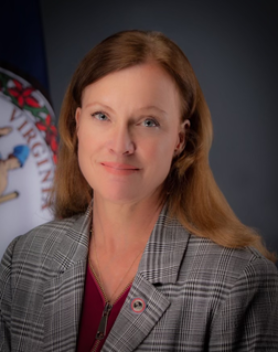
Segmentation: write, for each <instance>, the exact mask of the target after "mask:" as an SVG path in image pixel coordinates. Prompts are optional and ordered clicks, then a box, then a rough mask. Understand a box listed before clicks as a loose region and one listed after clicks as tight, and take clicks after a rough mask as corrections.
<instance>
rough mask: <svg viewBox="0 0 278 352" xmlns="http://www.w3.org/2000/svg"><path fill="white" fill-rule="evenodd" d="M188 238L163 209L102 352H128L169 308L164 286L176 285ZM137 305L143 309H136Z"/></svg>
mask: <svg viewBox="0 0 278 352" xmlns="http://www.w3.org/2000/svg"><path fill="white" fill-rule="evenodd" d="M189 236H190V235H189V234H188V232H187V231H186V230H185V229H184V227H183V226H182V225H181V224H180V223H179V222H178V221H177V220H175V219H172V218H169V216H167V209H166V208H165V207H164V209H163V210H162V212H161V214H160V216H159V218H158V221H157V223H156V225H155V227H154V229H153V232H152V234H151V236H150V239H149V241H148V243H147V245H146V248H145V251H144V253H143V256H142V259H141V262H140V265H139V268H138V272H137V275H136V277H135V279H134V282H133V285H132V287H131V289H130V292H129V294H128V297H127V299H126V301H125V303H124V305H123V307H122V309H121V311H120V313H119V315H118V317H117V320H116V322H115V324H114V325H113V328H112V330H111V331H110V333H109V335H108V337H107V340H106V342H105V344H104V346H103V348H102V351H103V352H118V351H121V352H130V351H135V350H136V348H137V347H138V346H139V345H140V344H141V343H142V342H143V341H144V339H145V338H146V337H147V336H148V335H149V333H150V332H151V330H152V329H153V328H154V327H155V325H156V324H158V322H159V320H160V319H161V317H162V316H163V314H164V312H165V311H166V310H167V309H168V308H169V306H170V305H171V302H170V300H169V299H168V298H167V297H166V296H165V295H164V294H163V293H162V292H163V285H164V284H171V283H175V282H176V281H177V278H178V275H179V269H180V265H181V262H182V259H183V257H184V254H185V250H186V247H187V243H188V240H189ZM136 302H139V305H141V307H142V309H140V306H139V309H136V306H135V304H136Z"/></svg>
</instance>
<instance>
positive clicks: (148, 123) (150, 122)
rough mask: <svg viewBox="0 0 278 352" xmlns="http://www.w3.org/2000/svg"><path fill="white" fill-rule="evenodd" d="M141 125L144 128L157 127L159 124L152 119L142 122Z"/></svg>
mask: <svg viewBox="0 0 278 352" xmlns="http://www.w3.org/2000/svg"><path fill="white" fill-rule="evenodd" d="M143 125H144V126H145V127H158V126H159V123H158V122H157V121H156V120H154V119H146V120H144V122H143Z"/></svg>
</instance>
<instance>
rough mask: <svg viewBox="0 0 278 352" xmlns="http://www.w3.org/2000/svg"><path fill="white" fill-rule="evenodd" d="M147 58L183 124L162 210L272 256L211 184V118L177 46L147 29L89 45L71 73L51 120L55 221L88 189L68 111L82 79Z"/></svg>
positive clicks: (86, 199)
mask: <svg viewBox="0 0 278 352" xmlns="http://www.w3.org/2000/svg"><path fill="white" fill-rule="evenodd" d="M144 63H155V64H157V65H159V66H160V67H162V68H163V69H164V70H165V71H166V72H167V73H168V74H169V75H170V76H171V77H172V79H173V80H174V82H175V83H176V85H177V87H178V89H179V92H180V97H181V104H182V114H181V119H182V121H184V120H185V119H189V120H190V122H191V126H190V130H189V133H188V134H187V140H186V146H185V148H184V150H183V151H182V152H181V153H180V155H179V156H178V157H176V158H175V159H173V162H172V165H171V169H170V172H169V175H168V177H167V178H166V180H165V182H164V187H163V192H162V193H163V197H164V200H166V198H167V201H168V204H169V210H170V214H171V215H173V216H176V217H177V218H178V219H179V220H180V222H181V223H182V224H183V226H184V227H185V228H187V229H188V230H189V231H190V232H192V233H194V234H195V235H197V236H201V237H206V238H210V239H211V240H212V241H214V242H216V243H218V244H219V245H222V246H224V247H230V248H242V247H245V246H253V247H255V248H257V249H258V250H259V251H260V252H261V253H263V254H264V255H265V256H266V257H267V258H269V259H270V260H272V261H275V255H274V254H272V253H270V252H268V251H267V249H266V248H265V247H264V245H263V244H262V241H261V237H260V236H259V235H258V234H256V232H255V231H254V230H253V229H251V228H249V227H247V226H245V225H243V224H242V223H241V222H240V221H239V219H238V218H237V217H236V215H235V214H234V212H233V211H232V209H231V208H230V206H229V204H228V203H227V201H226V199H225V197H224V195H223V194H222V192H221V191H220V189H219V188H218V186H217V184H216V182H215V180H214V177H213V174H212V171H211V169H210V166H209V162H208V154H209V150H210V147H211V143H212V122H211V116H210V112H209V109H208V106H207V104H206V102H205V99H204V96H203V93H202V91H201V88H200V86H199V83H198V81H197V78H196V76H195V74H194V72H193V69H192V67H191V65H190V63H189V61H188V59H187V57H186V56H185V55H184V53H183V52H182V51H181V49H180V48H179V47H178V46H177V45H176V44H175V43H174V42H172V41H171V40H170V39H168V38H167V37H166V36H165V35H163V34H162V33H159V32H153V31H139V30H133V31H124V32H120V33H117V34H114V35H112V36H110V37H108V38H107V39H105V40H104V41H102V42H101V43H100V44H98V45H97V46H96V47H94V48H93V49H92V50H91V51H90V52H89V53H88V54H87V55H86V56H85V58H84V59H83V60H82V61H81V63H80V64H79V66H78V68H77V70H76V71H75V73H74V75H73V77H72V79H71V82H70V84H69V87H68V89H67V92H66V94H65V98H64V101H63V105H62V110H61V115H60V119H59V130H60V151H59V158H58V165H57V171H56V177H55V182H54V189H53V206H54V212H55V215H56V216H57V217H58V218H64V217H69V216H72V215H75V214H79V213H83V212H84V211H85V210H86V209H87V207H88V205H89V204H90V202H91V200H92V198H93V190H92V189H91V187H90V186H89V184H88V183H87V181H86V180H85V178H84V176H83V175H82V173H81V171H80V168H79V165H78V159H77V148H78V143H77V136H76V123H75V111H76V109H77V107H80V106H81V99H82V93H83V91H84V88H85V87H87V86H88V85H89V84H92V83H93V82H96V81H97V80H98V79H100V78H101V77H104V76H105V75H107V74H109V73H111V72H115V71H119V70H123V69H125V68H128V67H131V66H134V65H139V64H144Z"/></svg>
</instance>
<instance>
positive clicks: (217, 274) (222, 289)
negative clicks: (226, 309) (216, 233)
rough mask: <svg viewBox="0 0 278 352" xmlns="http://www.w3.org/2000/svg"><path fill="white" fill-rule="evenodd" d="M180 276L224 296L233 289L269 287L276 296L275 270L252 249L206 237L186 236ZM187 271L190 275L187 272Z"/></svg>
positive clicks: (272, 264) (277, 283)
mask: <svg viewBox="0 0 278 352" xmlns="http://www.w3.org/2000/svg"><path fill="white" fill-rule="evenodd" d="M181 273H182V275H184V278H186V277H187V278H188V275H189V276H190V277H191V278H194V280H195V281H198V282H199V283H202V285H206V286H207V288H209V289H208V290H211V293H212V291H214V294H216V292H217V294H219V297H222V298H224V297H225V296H226V295H229V294H230V293H231V292H233V291H234V292H235V293H236V292H237V290H238V289H239V290H240V289H242V290H248V291H249V292H251V291H252V290H254V292H255V291H257V290H261V289H263V290H265V291H267V290H268V289H270V288H271V289H272V292H275V294H276V295H277V298H278V270H277V268H276V266H275V264H274V263H272V262H271V261H269V260H268V259H267V258H265V257H264V256H263V255H262V254H261V253H259V252H258V251H257V250H256V249H255V248H252V247H244V248H226V247H222V246H220V245H218V244H216V243H214V242H212V241H211V240H209V239H206V238H201V237H197V236H194V235H191V236H190V240H189V241H188V246H187V251H186V254H185V257H184V261H183V264H182V268H181ZM188 273H190V274H188Z"/></svg>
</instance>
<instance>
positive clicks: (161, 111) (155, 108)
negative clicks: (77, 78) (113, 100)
mask: <svg viewBox="0 0 278 352" xmlns="http://www.w3.org/2000/svg"><path fill="white" fill-rule="evenodd" d="M94 105H97V106H99V107H102V108H104V109H107V110H110V111H112V112H114V110H113V109H112V108H111V107H110V106H108V105H106V104H102V103H98V102H94V103H89V104H86V105H85V106H84V108H85V109H86V108H88V107H91V106H94ZM146 110H157V111H158V112H159V113H162V114H163V115H167V112H166V111H165V110H163V109H161V108H159V107H158V106H155V105H147V106H143V107H141V108H138V109H137V111H138V112H142V111H146Z"/></svg>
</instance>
